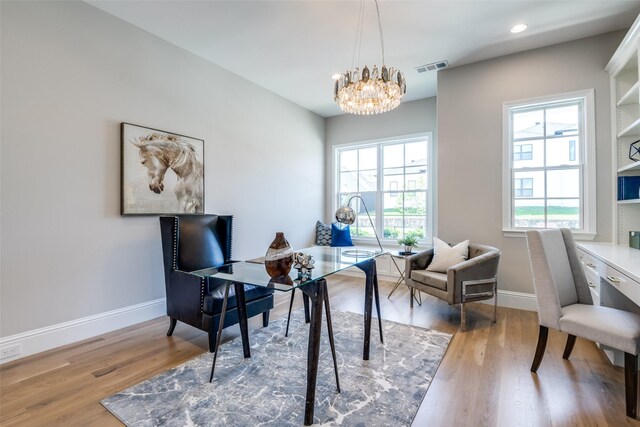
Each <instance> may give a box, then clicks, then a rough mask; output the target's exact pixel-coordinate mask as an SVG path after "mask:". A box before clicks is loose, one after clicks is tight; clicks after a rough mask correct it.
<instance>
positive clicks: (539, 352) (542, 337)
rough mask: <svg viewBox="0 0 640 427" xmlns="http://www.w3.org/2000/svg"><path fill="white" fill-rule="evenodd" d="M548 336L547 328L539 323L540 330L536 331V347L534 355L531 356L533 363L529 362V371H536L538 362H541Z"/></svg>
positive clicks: (538, 365)
mask: <svg viewBox="0 0 640 427" xmlns="http://www.w3.org/2000/svg"><path fill="white" fill-rule="evenodd" d="M548 336H549V328H547V327H546V326H542V325H540V332H539V333H538V346H537V347H536V355H535V356H534V357H533V363H532V364H531V372H538V368H539V367H540V363H542V356H544V350H545V349H546V348H547V337H548Z"/></svg>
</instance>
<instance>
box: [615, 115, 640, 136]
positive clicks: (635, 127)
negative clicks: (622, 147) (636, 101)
mask: <svg viewBox="0 0 640 427" xmlns="http://www.w3.org/2000/svg"><path fill="white" fill-rule="evenodd" d="M633 131H640V119H636V120H634V122H633V123H631V124H630V125H629V126H627V127H626V128H624V129H622V130H621V131H620V132H619V133H618V138H621V137H623V136H630V135H640V132H637V133H634V132H633Z"/></svg>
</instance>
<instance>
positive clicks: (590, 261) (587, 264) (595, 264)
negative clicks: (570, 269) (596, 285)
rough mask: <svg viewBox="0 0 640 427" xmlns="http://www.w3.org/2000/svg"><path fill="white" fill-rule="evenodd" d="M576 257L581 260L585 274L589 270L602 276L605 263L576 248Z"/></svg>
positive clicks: (604, 270)
mask: <svg viewBox="0 0 640 427" xmlns="http://www.w3.org/2000/svg"><path fill="white" fill-rule="evenodd" d="M577 252H578V259H580V261H581V262H582V267H583V269H584V272H585V274H588V273H589V271H590V270H591V272H594V273H595V274H597V275H599V276H602V275H604V274H605V272H606V264H605V263H604V262H602V261H600V260H599V259H597V258H595V257H593V256H591V255H589V254H588V253H586V252H585V251H583V250H582V249H578V251H577Z"/></svg>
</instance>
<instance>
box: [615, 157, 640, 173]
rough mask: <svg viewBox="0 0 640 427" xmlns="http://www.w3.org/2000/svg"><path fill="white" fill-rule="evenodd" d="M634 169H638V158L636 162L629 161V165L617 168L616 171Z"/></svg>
mask: <svg viewBox="0 0 640 427" xmlns="http://www.w3.org/2000/svg"><path fill="white" fill-rule="evenodd" d="M635 170H640V160H638V161H637V162H634V163H631V164H630V165H627V166H623V167H621V168H619V169H618V173H621V172H629V171H635Z"/></svg>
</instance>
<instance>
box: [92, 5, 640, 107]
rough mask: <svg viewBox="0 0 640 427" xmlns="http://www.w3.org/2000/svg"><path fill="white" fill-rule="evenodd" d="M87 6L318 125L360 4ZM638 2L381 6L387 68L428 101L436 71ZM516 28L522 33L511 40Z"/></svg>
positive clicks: (565, 35) (609, 22) (584, 33)
mask: <svg viewBox="0 0 640 427" xmlns="http://www.w3.org/2000/svg"><path fill="white" fill-rule="evenodd" d="M87 2H88V3H89V4H91V5H93V6H95V7H98V8H100V9H102V10H104V11H106V12H108V13H110V14H112V15H115V16H117V17H119V18H121V19H123V20H125V21H127V22H130V23H131V24H133V25H135V26H137V27H140V28H142V29H144V30H147V31H149V32H150V33H152V34H155V35H157V36H158V37H161V38H163V39H164V40H167V41H168V42H170V43H173V44H175V45H177V46H179V47H182V48H184V49H186V50H188V51H190V52H192V53H194V54H196V55H199V56H201V57H203V58H205V59H207V60H209V61H211V62H213V63H215V64H217V65H219V66H221V67H223V68H225V69H227V70H229V71H231V72H233V73H235V74H238V75H240V76H242V77H244V78H246V79H247V80H250V81H252V82H254V83H256V84H258V85H260V86H263V87H265V88H266V89H268V90H270V91H272V92H275V93H276V94H278V95H280V96H282V97H284V98H286V99H288V100H290V101H292V102H294V103H296V104H299V105H301V106H303V107H305V108H307V109H309V110H311V111H314V112H316V113H318V114H320V115H322V116H324V117H329V116H334V115H337V114H340V113H341V112H340V109H339V108H338V107H337V106H336V105H335V104H334V102H333V80H332V79H331V75H332V74H334V73H339V72H344V71H345V70H346V69H347V68H349V67H351V65H352V52H353V48H354V39H355V26H356V20H357V15H358V10H359V7H360V2H359V1H324V0H315V1H303V0H298V1H276V0H263V1H238V0H236V1H202V0H201V1H189V0H173V1H160V0H153V1H131V0H129V1H120V0H115V1H113V0H87ZM638 13H640V0H600V1H589V0H569V1H564V0H553V1H546V0H544V1H543V0H534V1H518V0H502V1H488V0H471V1H460V0H448V1H446V0H441V1H416V0H414V1H406V0H380V14H381V18H382V27H383V30H384V39H385V40H384V41H385V54H386V55H385V56H386V58H385V59H386V62H387V65H388V66H393V67H396V68H399V69H400V70H401V71H403V72H404V73H405V74H406V79H407V94H406V95H405V98H404V99H405V100H414V99H421V98H426V97H430V96H434V95H435V94H436V72H434V71H431V72H427V73H422V74H418V72H417V71H416V70H415V69H414V67H417V66H419V65H422V64H426V63H430V62H435V61H440V60H445V59H446V60H448V61H449V64H450V66H458V65H462V64H468V63H471V62H476V61H480V60H483V59H488V58H493V57H497V56H501V55H506V54H509V53H514V52H519V51H523V50H527V49H532V48H537V47H542V46H547V45H551V44H556V43H561V42H564V41H569V40H575V39H579V38H583V37H588V36H591V35H595V34H601V33H605V32H608V31H614V30H618V29H624V28H628V27H630V26H631V24H632V23H633V21H634V19H635V18H636V16H637V15H638ZM521 22H525V23H527V24H528V25H529V28H528V29H527V31H525V32H524V33H520V34H511V33H510V32H509V29H510V28H511V27H512V26H513V25H514V24H516V23H521ZM360 58H361V60H360V61H359V62H358V61H356V64H354V66H356V65H359V66H360V67H362V65H364V64H368V65H369V67H371V65H372V64H374V63H375V64H378V65H380V62H381V61H380V44H379V39H378V32H377V25H376V18H375V6H374V3H373V1H372V0H367V2H366V4H365V21H364V38H363V41H362V50H361V55H360Z"/></svg>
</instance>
